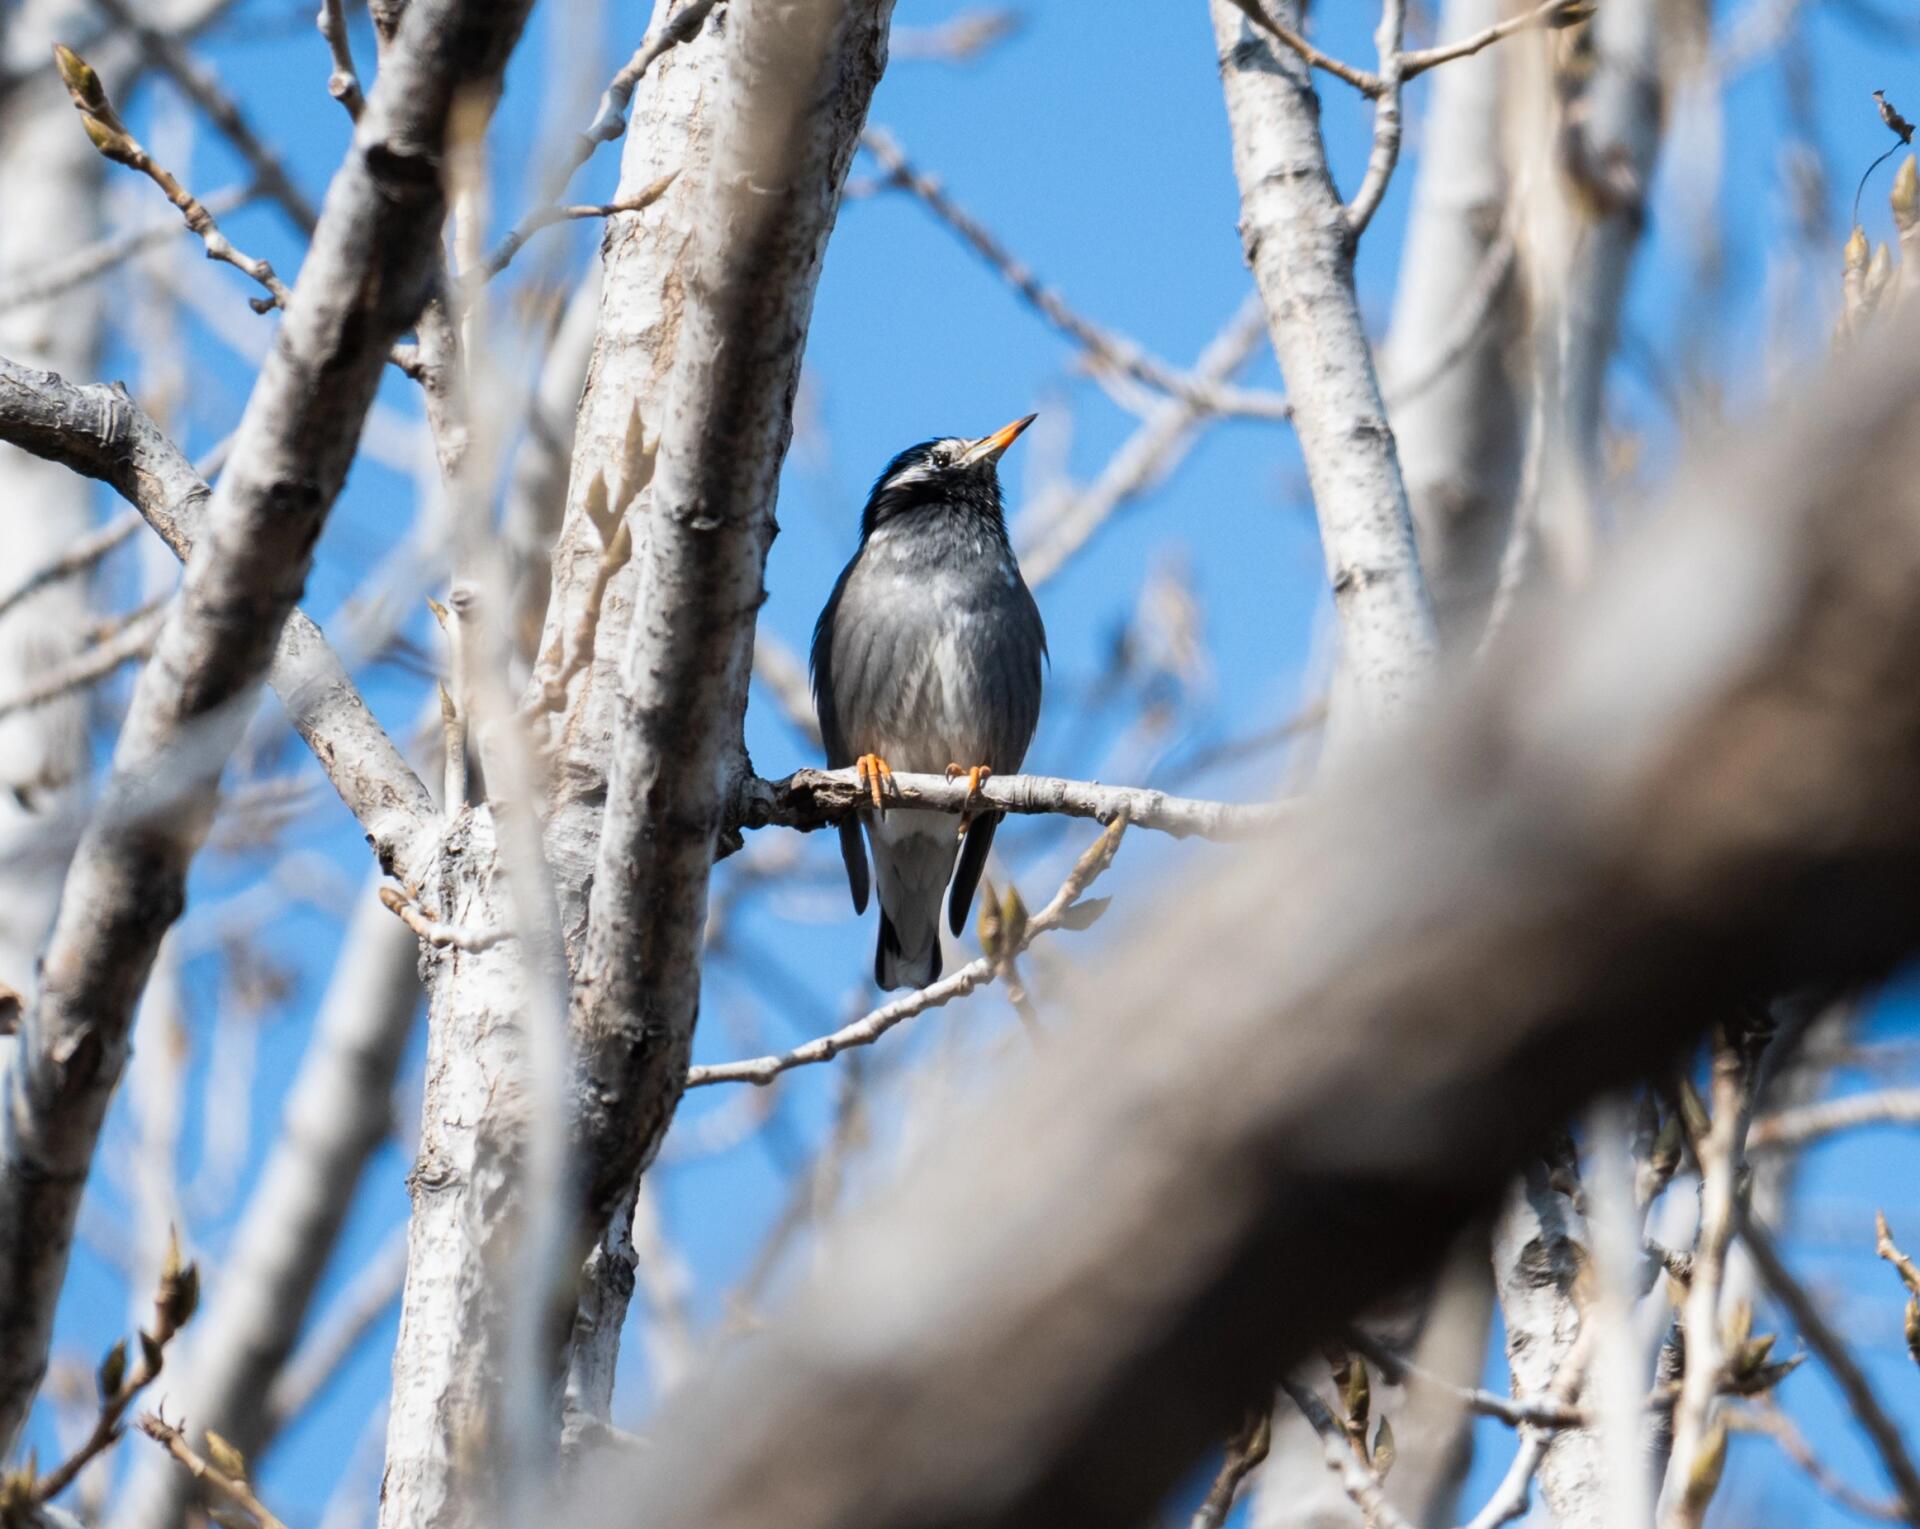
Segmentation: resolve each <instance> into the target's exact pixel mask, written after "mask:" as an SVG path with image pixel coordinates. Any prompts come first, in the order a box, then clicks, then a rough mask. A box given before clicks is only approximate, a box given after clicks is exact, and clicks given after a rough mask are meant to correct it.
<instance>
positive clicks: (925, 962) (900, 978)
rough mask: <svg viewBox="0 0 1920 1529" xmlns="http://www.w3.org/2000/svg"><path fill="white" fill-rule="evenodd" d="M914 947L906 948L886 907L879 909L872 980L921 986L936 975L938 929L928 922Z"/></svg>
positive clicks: (889, 985) (895, 985) (889, 984)
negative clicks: (878, 941) (877, 937)
mask: <svg viewBox="0 0 1920 1529" xmlns="http://www.w3.org/2000/svg"><path fill="white" fill-rule="evenodd" d="M916 943H917V944H918V947H919V948H918V949H915V950H907V949H905V948H904V947H903V946H902V945H901V943H900V932H899V931H898V930H897V929H895V928H894V927H893V920H892V919H890V918H888V917H887V913H886V909H884V908H882V909H881V910H880V943H879V946H878V947H877V948H876V949H875V950H874V953H873V980H874V981H875V982H877V983H879V984H880V986H881V987H883V988H887V989H892V988H898V987H908V988H922V987H925V986H926V985H927V984H928V983H929V982H932V981H934V980H935V979H936V978H938V977H939V975H940V928H939V925H938V923H935V924H932V925H929V926H928V928H927V929H926V931H925V937H924V938H923V939H921V940H919V941H918V942H916Z"/></svg>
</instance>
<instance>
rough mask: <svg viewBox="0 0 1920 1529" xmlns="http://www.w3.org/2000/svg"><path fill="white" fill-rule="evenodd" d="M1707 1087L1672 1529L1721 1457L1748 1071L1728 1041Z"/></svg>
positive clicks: (1714, 1480)
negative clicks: (1725, 1326) (1717, 1421)
mask: <svg viewBox="0 0 1920 1529" xmlns="http://www.w3.org/2000/svg"><path fill="white" fill-rule="evenodd" d="M1712 1092H1713V1118H1712V1121H1711V1122H1710V1124H1709V1125H1708V1128H1707V1131H1706V1134H1705V1135H1704V1136H1702V1137H1701V1138H1700V1139H1699V1140H1698V1141H1697V1142H1696V1143H1695V1156H1696V1157H1697V1158H1698V1160H1699V1165H1700V1232H1699V1236H1698V1237H1697V1238H1695V1240H1694V1249H1693V1262H1692V1265H1691V1268H1690V1270H1689V1273H1688V1277H1687V1295H1686V1303H1685V1306H1684V1308H1683V1310H1682V1313H1681V1317H1682V1321H1683V1323H1684V1328H1685V1332H1686V1366H1687V1367H1686V1371H1685V1373H1684V1375H1683V1377H1682V1380H1681V1383H1680V1396H1679V1400H1678V1402H1677V1403H1676V1404H1675V1407H1674V1418H1673V1459H1672V1464H1671V1466H1670V1477H1671V1480H1672V1481H1673V1482H1674V1483H1675V1490H1674V1491H1673V1492H1672V1493H1671V1494H1670V1501H1669V1504H1668V1508H1667V1513H1666V1516H1665V1520H1664V1521H1665V1522H1666V1523H1667V1524H1668V1525H1670V1526H1672V1529H1697V1526H1698V1525H1699V1524H1700V1522H1701V1521H1702V1520H1703V1519H1704V1518H1705V1517H1706V1512H1707V1506H1708V1504H1709V1503H1711V1502H1712V1500H1713V1494H1714V1490H1715V1488H1716V1487H1718V1485H1719V1483H1720V1473H1721V1469H1722V1467H1723V1466H1724V1464H1725V1461H1726V1429H1725V1426H1724V1425H1721V1426H1719V1427H1714V1426H1713V1424H1712V1415H1713V1404H1714V1399H1715V1398H1716V1397H1717V1396H1719V1394H1720V1387H1721V1382H1722V1379H1723V1373H1722V1372H1723V1371H1724V1370H1725V1368H1726V1362H1727V1357H1728V1356H1727V1354H1726V1351H1725V1346H1724V1344H1723V1342H1722V1339H1721V1334H1720V1289H1721V1276H1722V1275H1723V1274H1724V1272H1725V1270H1726V1261H1727V1248H1728V1245H1729V1244H1730V1243H1731V1242H1732V1241H1733V1234H1734V1229H1735V1227H1736V1225H1737V1224H1738V1222H1739V1205H1740V1187H1739V1186H1740V1170H1741V1164H1742V1159H1743V1155H1744V1153H1745V1150H1746V1141H1747V1125H1748V1122H1749V1120H1750V1118H1751V1112H1752V1105H1753V1074H1752V1069H1751V1068H1750V1067H1748V1066H1747V1064H1746V1062H1745V1060H1744V1058H1743V1056H1742V1051H1741V1047H1740V1046H1739V1045H1738V1044H1737V1043H1736V1042H1735V1041H1733V1040H1731V1039H1722V1040H1720V1041H1719V1042H1718V1043H1717V1044H1716V1045H1715V1047H1714V1053H1713V1085H1712Z"/></svg>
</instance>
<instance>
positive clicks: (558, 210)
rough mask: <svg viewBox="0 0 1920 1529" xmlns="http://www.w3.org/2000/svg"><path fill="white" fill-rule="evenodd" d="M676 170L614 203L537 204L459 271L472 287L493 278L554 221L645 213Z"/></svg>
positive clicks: (675, 176) (672, 181) (664, 190)
mask: <svg viewBox="0 0 1920 1529" xmlns="http://www.w3.org/2000/svg"><path fill="white" fill-rule="evenodd" d="M679 174H680V172H679V171H678V170H669V171H667V173H666V174H665V175H663V176H661V177H660V178H659V179H658V180H655V181H653V182H652V183H651V184H650V185H647V186H644V187H642V188H641V189H640V190H639V191H638V192H636V193H635V194H634V195H632V196H629V197H623V198H621V199H620V200H619V201H617V202H597V203H591V204H581V205H578V206H571V207H563V206H561V205H560V204H559V203H558V202H549V203H548V204H547V205H546V206H544V207H536V208H534V209H533V211H532V212H530V213H528V214H527V215H526V216H525V217H524V218H522V219H521V220H520V221H519V222H518V223H516V224H514V226H513V227H512V228H511V229H510V230H508V232H507V235H506V237H505V238H504V239H502V240H501V241H500V242H499V243H498V244H497V245H495V246H494V248H493V252H492V253H491V254H489V255H488V256H487V257H486V259H484V260H483V261H481V262H480V263H479V264H478V266H476V267H475V268H474V269H473V270H472V271H469V272H462V280H463V281H464V282H466V283H467V284H468V286H469V288H471V286H472V285H473V284H474V283H478V282H488V281H491V280H493V278H494V277H496V276H498V275H499V274H500V273H501V272H502V271H504V270H505V269H506V268H507V266H508V265H509V264H511V262H512V260H513V257H514V256H515V255H517V254H519V253H520V250H521V247H522V246H523V245H524V244H526V242H527V241H528V240H529V239H531V238H532V237H533V236H534V235H535V234H537V233H539V232H540V230H541V229H543V228H551V227H553V225H554V224H556V223H565V222H567V221H569V220H578V219H582V218H610V217H613V216H614V215H615V214H617V213H623V212H645V211H646V210H647V208H649V207H651V206H652V205H653V204H654V203H655V202H657V201H659V200H660V198H661V197H663V196H665V195H666V193H667V188H668V187H669V186H671V185H672V184H673V183H674V180H675V179H676V178H677V177H678V176H679Z"/></svg>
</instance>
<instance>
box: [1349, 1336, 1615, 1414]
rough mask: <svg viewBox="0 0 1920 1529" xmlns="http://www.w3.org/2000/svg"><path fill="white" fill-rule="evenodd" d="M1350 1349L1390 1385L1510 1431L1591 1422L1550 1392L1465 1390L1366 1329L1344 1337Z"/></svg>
mask: <svg viewBox="0 0 1920 1529" xmlns="http://www.w3.org/2000/svg"><path fill="white" fill-rule="evenodd" d="M1344 1338H1345V1341H1346V1344H1347V1346H1348V1347H1349V1348H1351V1349H1353V1350H1355V1351H1356V1352H1357V1353H1359V1354H1361V1355H1362V1356H1364V1357H1365V1358H1366V1359H1367V1360H1369V1361H1370V1362H1371V1363H1372V1364H1373V1365H1375V1366H1376V1367H1377V1368H1378V1369H1379V1371H1380V1373H1381V1374H1382V1375H1383V1376H1384V1377H1385V1378H1386V1379H1387V1380H1389V1381H1393V1382H1396V1383H1399V1384H1402V1385H1405V1384H1407V1383H1408V1382H1411V1383H1412V1384H1413V1385H1414V1386H1419V1387H1425V1388H1428V1389H1431V1390H1434V1391H1437V1392H1439V1393H1440V1394H1442V1395H1443V1396H1447V1397H1450V1398H1452V1399H1453V1400H1454V1401H1455V1402H1457V1403H1458V1404H1459V1405H1460V1406H1462V1407H1464V1408H1465V1409H1466V1410H1467V1411H1469V1412H1472V1413H1475V1414H1477V1415H1478V1416H1480V1417H1489V1418H1495V1419H1497V1420H1499V1421H1500V1422H1502V1423H1505V1424H1507V1425H1508V1426H1509V1427H1513V1428H1518V1427H1521V1426H1522V1425H1526V1426H1528V1427H1532V1428H1544V1429H1548V1430H1552V1429H1557V1428H1584V1427H1586V1426H1587V1424H1588V1423H1589V1422H1590V1421H1591V1419H1589V1418H1588V1416H1587V1414H1586V1411H1585V1409H1583V1408H1581V1407H1577V1406H1575V1405H1574V1404H1573V1403H1572V1402H1570V1401H1565V1400H1562V1399H1561V1398H1559V1397H1557V1396H1556V1395H1554V1393H1552V1392H1548V1393H1546V1394H1545V1395H1542V1396H1528V1397H1520V1396H1501V1395H1500V1394H1498V1393H1497V1392H1494V1391H1487V1390H1483V1389H1481V1388H1480V1387H1478V1386H1462V1385H1458V1384H1456V1383H1455V1382H1453V1381H1451V1380H1448V1379H1447V1378H1446V1377H1445V1376H1444V1375H1436V1374H1435V1373H1434V1372H1433V1371H1432V1370H1428V1369H1423V1368H1422V1367H1421V1366H1419V1365H1417V1364H1415V1363H1414V1362H1413V1361H1412V1360H1411V1359H1409V1358H1407V1357H1406V1356H1405V1355H1403V1354H1397V1353H1395V1352H1394V1351H1393V1350H1392V1349H1390V1348H1388V1347H1387V1345H1386V1344H1384V1343H1382V1342H1380V1341H1379V1340H1378V1339H1377V1338H1375V1337H1374V1336H1373V1335H1372V1334H1370V1333H1368V1332H1367V1331H1365V1330H1364V1329H1363V1328H1359V1327H1353V1328H1349V1329H1348V1330H1347V1332H1346V1333H1345V1334H1344Z"/></svg>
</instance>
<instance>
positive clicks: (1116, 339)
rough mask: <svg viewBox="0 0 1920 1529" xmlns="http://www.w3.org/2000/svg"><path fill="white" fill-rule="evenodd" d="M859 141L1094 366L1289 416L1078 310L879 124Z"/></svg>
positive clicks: (1231, 407)
mask: <svg viewBox="0 0 1920 1529" xmlns="http://www.w3.org/2000/svg"><path fill="white" fill-rule="evenodd" d="M860 144H861V147H863V148H864V149H866V151H867V152H868V153H869V154H871V155H872V156H873V157H874V159H876V160H877V161H878V162H879V164H880V167H881V169H882V170H883V171H885V173H886V177H887V180H888V181H889V182H890V183H891V184H893V185H895V186H898V187H899V188H900V189H901V190H903V191H908V192H911V193H912V194H913V195H914V196H915V197H916V198H918V200H919V201H920V203H921V204H922V205H923V206H924V207H926V209H927V210H928V211H929V212H931V213H932V214H933V215H934V216H935V217H937V218H938V219H939V220H940V221H941V222H942V223H944V224H946V225H947V227H948V228H950V229H952V230H953V231H954V232H955V233H956V234H958V235H959V236H960V238H961V239H963V240H964V241H965V242H966V243H967V244H968V246H970V247H971V248H972V249H973V251H974V252H975V253H976V254H978V255H979V256H980V258H981V259H983V260H985V261H986V262H987V264H988V265H990V266H992V267H993V268H994V269H995V270H996V271H998V272H999V273H1000V276H1001V279H1002V280H1004V281H1005V282H1006V283H1007V285H1008V286H1010V287H1012V288H1013V290H1014V291H1015V292H1017V293H1018V294H1019V295H1020V297H1021V298H1022V299H1023V300H1024V301H1025V302H1026V303H1027V305H1028V306H1029V307H1030V308H1032V309H1033V310H1034V311H1035V312H1036V313H1038V314H1039V315H1040V316H1041V317H1042V318H1044V319H1045V320H1046V321H1047V322H1048V323H1049V324H1051V325H1053V327H1054V328H1055V329H1057V330H1059V331H1060V332H1061V333H1062V334H1064V335H1065V336H1066V337H1067V338H1068V339H1070V340H1072V341H1073V342H1074V343H1075V344H1076V345H1078V346H1079V347H1080V348H1081V349H1082V350H1083V351H1085V352H1086V354H1087V357H1088V359H1089V360H1090V361H1092V362H1093V363H1094V364H1095V365H1096V366H1099V367H1102V368H1104V369H1106V370H1108V371H1113V372H1119V373H1121V374H1123V375H1125V376H1128V377H1132V378H1134V379H1135V380H1136V381H1139V382H1144V383H1145V384H1146V385H1147V386H1148V387H1151V388H1157V389H1159V390H1160V391H1161V392H1163V393H1167V394H1170V395H1171V396H1173V397H1175V398H1179V399H1182V400H1183V401H1185V402H1186V403H1188V404H1190V405H1192V406H1193V407H1194V408H1196V409H1199V410H1201V411H1203V412H1205V413H1208V414H1224V415H1237V416H1243V417H1246V418H1250V419H1269V420H1280V419H1287V418H1290V417H1291V415H1292V412H1293V411H1292V408H1291V407H1290V406H1289V405H1288V403H1287V400H1286V398H1285V397H1284V396H1283V395H1281V394H1278V393H1265V392H1257V391H1252V390H1249V389H1244V388H1234V387H1227V386H1223V385H1222V384H1220V383H1217V382H1210V381H1207V380H1205V379H1202V378H1199V377H1195V376H1194V375H1192V374H1191V373H1188V372H1183V371H1181V370H1179V369H1178V368H1177V367H1174V366H1171V365H1169V364H1168V363H1167V362H1165V361H1162V360H1161V359H1159V358H1158V357H1157V356H1153V355H1150V354H1148V353H1147V352H1146V351H1145V350H1143V349H1142V348H1141V347H1140V346H1139V345H1137V344H1136V343H1135V342H1134V341H1132V340H1129V339H1127V338H1125V337H1124V336H1122V335H1118V334H1115V333H1114V332H1113V331H1112V330H1109V329H1104V328H1102V327H1101V326H1100V325H1098V324H1096V323H1094V322H1093V321H1092V320H1090V319H1086V318H1083V317H1081V316H1080V315H1079V314H1078V313H1076V312H1074V311H1073V309H1072V308H1070V307H1068V306H1067V303H1066V301H1065V299H1063V298H1062V297H1061V296H1060V295H1059V293H1057V292H1055V291H1053V290H1052V289H1051V288H1049V287H1046V286H1043V285H1042V284H1041V282H1040V279H1039V278H1038V277H1037V276H1035V275H1034V274H1033V272H1032V271H1031V270H1029V269H1028V268H1027V266H1026V265H1025V264H1024V263H1022V262H1021V261H1019V260H1017V259H1015V258H1014V256H1013V254H1012V253H1011V252H1010V251H1009V250H1008V249H1007V247H1006V246H1005V245H1003V244H1002V243H1001V242H1000V241H999V240H998V239H997V238H995V237H994V235H993V234H992V233H991V232H990V231H989V230H988V229H987V227H986V226H985V225H984V224H983V223H981V222H980V221H979V219H977V218H975V217H974V216H973V215H972V214H971V213H969V212H968V211H967V210H966V209H965V208H963V207H961V206H960V205H959V204H957V203H956V202H955V201H954V200H953V199H952V198H951V197H950V196H948V195H947V193H946V191H945V190H944V189H943V188H942V187H941V185H940V183H939V181H937V180H935V179H934V178H933V177H932V176H931V175H928V174H927V173H926V172H924V171H922V170H920V169H918V168H917V167H916V166H915V165H914V164H913V162H912V161H911V160H909V159H908V158H907V156H906V154H905V152H904V151H903V150H902V149H901V147H900V145H899V144H898V143H897V142H895V140H894V138H893V136H892V135H891V134H890V133H888V132H887V130H886V129H884V128H879V127H869V128H868V129H867V130H866V131H865V132H863V133H862V134H861V135H860Z"/></svg>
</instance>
